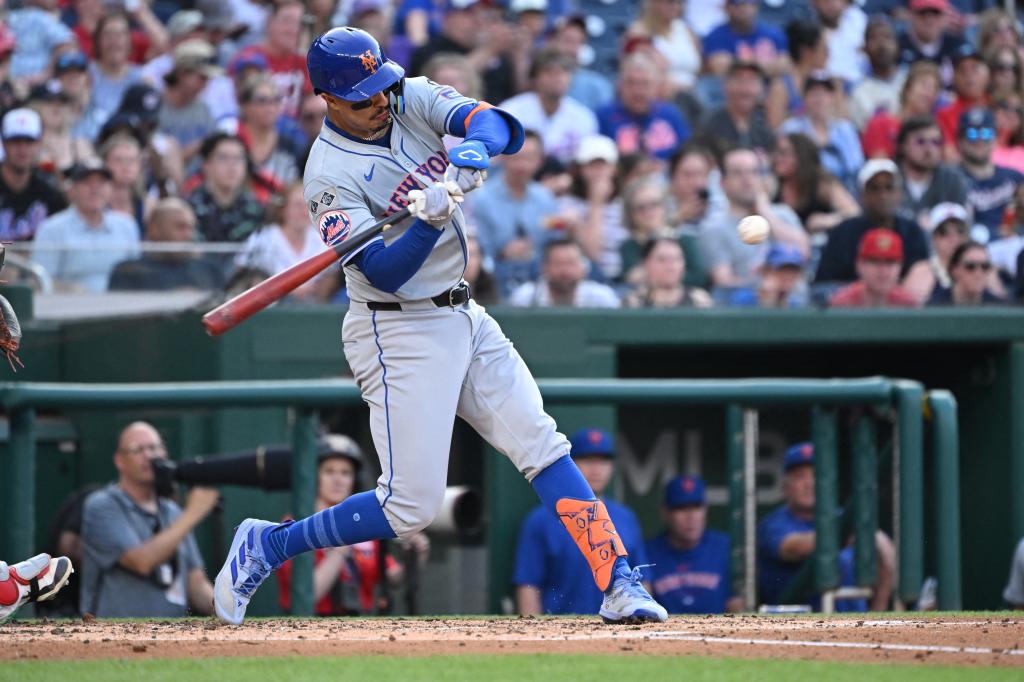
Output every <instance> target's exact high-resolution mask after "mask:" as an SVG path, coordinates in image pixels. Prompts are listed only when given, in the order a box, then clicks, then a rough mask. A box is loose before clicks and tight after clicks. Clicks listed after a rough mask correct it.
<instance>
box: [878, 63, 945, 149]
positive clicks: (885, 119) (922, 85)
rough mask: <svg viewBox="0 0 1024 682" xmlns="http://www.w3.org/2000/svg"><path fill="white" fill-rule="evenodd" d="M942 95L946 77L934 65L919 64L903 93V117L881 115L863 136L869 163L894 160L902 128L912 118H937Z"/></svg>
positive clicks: (908, 77) (884, 112)
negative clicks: (873, 160) (936, 110)
mask: <svg viewBox="0 0 1024 682" xmlns="http://www.w3.org/2000/svg"><path fill="white" fill-rule="evenodd" d="M941 93H942V76H941V74H940V72H939V67H938V66H936V65H935V64H933V63H932V62H926V61H919V62H915V63H914V64H913V65H912V66H911V67H910V71H909V72H908V73H907V80H906V81H905V82H904V83H903V90H902V91H901V92H900V110H899V113H897V114H893V113H891V112H888V111H880V112H878V113H877V114H875V115H874V116H872V117H871V120H869V121H868V123H867V125H866V126H864V130H863V132H862V133H861V146H862V147H863V148H864V156H866V157H867V158H869V159H878V158H881V159H892V158H894V157H895V156H896V135H897V134H898V133H899V130H900V125H901V124H902V123H903V121H904V120H906V119H908V118H910V117H912V116H932V115H934V113H935V109H936V105H937V104H938V102H939V95H940V94H941Z"/></svg>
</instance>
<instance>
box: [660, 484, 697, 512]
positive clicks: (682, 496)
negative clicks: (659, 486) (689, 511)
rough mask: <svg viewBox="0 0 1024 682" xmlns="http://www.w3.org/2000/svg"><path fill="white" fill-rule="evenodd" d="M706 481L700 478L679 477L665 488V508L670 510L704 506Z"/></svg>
mask: <svg viewBox="0 0 1024 682" xmlns="http://www.w3.org/2000/svg"><path fill="white" fill-rule="evenodd" d="M704 502H705V497H704V481H703V480H702V479H701V477H700V476H677V477H675V478H673V479H672V480H671V481H669V482H668V485H666V486H665V506H666V507H668V508H669V509H675V508H676V507H689V506H693V505H701V504H704Z"/></svg>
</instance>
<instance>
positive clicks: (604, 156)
mask: <svg viewBox="0 0 1024 682" xmlns="http://www.w3.org/2000/svg"><path fill="white" fill-rule="evenodd" d="M618 160H619V150H618V149H616V148H615V140H613V139H612V138H610V137H605V136H604V135H588V136H587V137H584V138H583V139H582V140H580V144H579V146H578V147H576V157H575V161H576V163H590V162H591V161H607V162H608V163H617V162H618Z"/></svg>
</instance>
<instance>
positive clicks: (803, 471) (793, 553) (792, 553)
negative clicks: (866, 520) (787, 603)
mask: <svg viewBox="0 0 1024 682" xmlns="http://www.w3.org/2000/svg"><path fill="white" fill-rule="evenodd" d="M783 471H784V476H783V482H782V495H783V497H784V498H785V504H784V505H783V506H781V507H779V508H778V509H776V510H775V511H774V512H772V513H770V514H769V515H768V516H766V517H765V518H763V519H761V522H760V523H759V524H758V526H757V560H758V565H757V582H758V592H759V594H760V599H761V602H762V603H764V604H779V603H782V597H783V595H784V594H785V592H786V590H787V589H788V588H789V586H790V583H791V582H792V581H793V579H794V578H795V577H796V575H797V573H798V572H799V571H800V568H801V566H802V565H803V563H804V562H805V561H806V560H807V559H808V558H809V557H810V556H811V555H812V554H813V553H814V546H815V525H814V509H815V493H814V445H812V444H811V443H798V444H796V445H794V446H792V447H791V448H789V449H788V450H787V451H786V454H785V456H784V458H783ZM875 551H876V552H877V563H878V576H877V580H876V582H875V584H874V586H873V593H872V596H871V600H870V607H871V610H873V611H884V610H885V609H886V608H887V607H888V604H889V597H890V595H891V594H892V587H893V565H894V559H895V551H894V549H893V544H892V540H890V539H889V538H888V536H886V535H885V534H884V533H882V532H881V531H878V533H877V534H876V535H875ZM839 571H840V575H841V581H840V582H841V584H843V585H853V584H854V582H853V580H854V575H853V547H846V548H845V549H843V550H842V551H840V553H839ZM798 599H801V600H802V599H804V596H803V595H800V596H798ZM812 601H817V600H812ZM797 603H806V602H800V601H798V602H797ZM868 606H869V604H868V602H865V601H864V600H861V599H858V600H850V601H847V600H843V601H839V602H837V603H836V610H837V611H866V610H867V609H868Z"/></svg>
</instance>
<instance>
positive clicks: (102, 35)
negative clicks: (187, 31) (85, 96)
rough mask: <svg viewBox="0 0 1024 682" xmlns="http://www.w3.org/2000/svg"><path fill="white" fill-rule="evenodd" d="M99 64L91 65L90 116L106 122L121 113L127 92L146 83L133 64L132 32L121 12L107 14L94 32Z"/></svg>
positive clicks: (96, 62)
mask: <svg viewBox="0 0 1024 682" xmlns="http://www.w3.org/2000/svg"><path fill="white" fill-rule="evenodd" d="M93 45H94V47H93V49H94V52H95V60H94V61H93V62H91V63H90V64H89V76H90V79H91V81H92V99H91V100H90V103H89V109H90V113H88V114H87V115H89V116H93V117H95V118H96V119H97V120H100V121H103V122H105V121H106V120H107V119H108V118H110V116H111V115H112V114H113V113H114V112H115V111H116V110H117V108H118V106H119V105H120V104H121V99H122V97H123V96H124V93H125V91H126V90H127V89H128V88H129V87H130V86H131V85H133V84H134V83H138V82H140V81H141V80H142V74H141V71H140V70H139V67H138V66H136V65H135V64H132V63H131V49H132V44H131V30H130V26H129V21H128V15H127V14H126V13H125V12H123V11H119V10H115V11H112V12H109V13H108V14H104V15H103V17H101V18H100V20H99V21H98V22H97V24H96V30H95V31H94V32H93Z"/></svg>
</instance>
